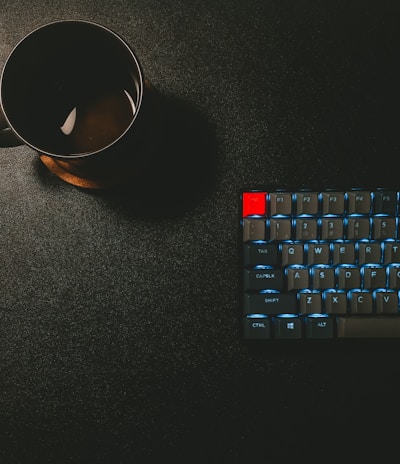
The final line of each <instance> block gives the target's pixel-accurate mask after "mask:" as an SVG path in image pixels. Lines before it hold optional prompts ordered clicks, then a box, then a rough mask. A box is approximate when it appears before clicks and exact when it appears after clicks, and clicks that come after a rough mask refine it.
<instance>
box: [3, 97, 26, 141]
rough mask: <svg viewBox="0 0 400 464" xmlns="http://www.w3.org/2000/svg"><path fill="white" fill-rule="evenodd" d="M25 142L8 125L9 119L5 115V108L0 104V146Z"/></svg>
mask: <svg viewBox="0 0 400 464" xmlns="http://www.w3.org/2000/svg"><path fill="white" fill-rule="evenodd" d="M19 145H23V142H21V140H20V139H19V138H18V137H17V136H16V135H15V134H14V132H13V131H12V130H11V129H10V128H9V127H8V123H7V119H6V117H5V116H4V112H3V108H2V106H1V105H0V148H5V147H17V146H19Z"/></svg>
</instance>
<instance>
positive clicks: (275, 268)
mask: <svg viewBox="0 0 400 464" xmlns="http://www.w3.org/2000/svg"><path fill="white" fill-rule="evenodd" d="M240 209H241V214H240V216H241V217H240V234H241V239H240V242H241V245H240V247H241V271H240V272H241V277H240V278H241V280H242V282H241V287H242V292H241V293H242V322H243V331H242V334H243V338H244V339H245V340H262V341H264V340H265V341H271V340H339V339H397V338H398V339H400V309H399V297H400V226H399V222H400V221H399V220H400V217H399V216H400V191H397V190H395V189H391V188H375V189H366V188H350V189H324V190H321V189H319V190H314V189H305V188H301V189H300V188H299V189H296V190H289V189H279V190H278V189H271V190H269V189H257V190H253V189H246V190H243V191H241V192H240Z"/></svg>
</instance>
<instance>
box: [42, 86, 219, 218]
mask: <svg viewBox="0 0 400 464" xmlns="http://www.w3.org/2000/svg"><path fill="white" fill-rule="evenodd" d="M158 98H159V108H160V112H161V118H160V124H159V125H158V127H154V130H153V127H152V128H150V130H149V139H151V140H148V141H147V142H148V143H147V142H146V141H145V145H147V148H146V150H145V160H144V167H143V168H142V169H141V170H140V173H138V174H137V175H132V177H131V178H130V179H129V181H127V182H124V183H123V184H121V185H117V186H114V187H110V188H105V189H83V190H84V191H85V192H86V193H87V194H90V195H96V196H99V197H101V198H103V199H104V200H105V201H106V202H107V204H108V205H109V206H110V207H112V208H118V209H120V210H122V211H123V212H124V213H125V214H128V215H133V216H135V217H142V218H147V219H166V218H169V217H173V216H177V215H182V214H184V213H185V212H187V211H188V210H190V209H192V208H194V207H195V206H196V205H197V204H198V203H199V202H200V201H201V200H202V199H203V198H204V197H205V196H206V195H207V194H208V193H209V192H211V191H212V190H213V188H214V187H215V182H216V171H217V150H216V137H215V131H214V129H213V127H212V126H211V124H210V123H209V122H208V121H207V120H206V118H205V116H204V115H203V114H201V112H200V111H198V110H197V109H196V108H194V107H193V106H192V105H190V104H188V103H187V102H185V101H183V100H180V99H177V98H175V97H166V96H164V95H159V96H158ZM37 173H38V175H39V177H40V178H41V179H42V181H43V182H46V183H48V182H49V180H50V179H49V177H50V176H52V177H54V175H53V174H51V173H50V172H49V171H48V170H47V168H46V167H45V166H44V165H43V164H42V163H41V162H40V160H39V159H37ZM56 180H57V181H59V182H62V181H61V180H60V179H58V178H56Z"/></svg>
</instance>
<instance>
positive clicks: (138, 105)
mask: <svg viewBox="0 0 400 464" xmlns="http://www.w3.org/2000/svg"><path fill="white" fill-rule="evenodd" d="M66 23H71V24H72V23H74V24H86V25H88V26H93V27H96V28H98V29H102V30H103V31H104V32H106V33H107V34H109V35H111V36H113V37H114V38H115V39H117V41H118V42H119V43H120V44H121V45H123V46H124V47H125V49H126V50H127V51H128V52H129V54H130V55H131V58H132V59H133V61H134V63H135V66H136V69H137V74H138V78H139V79H138V84H139V89H138V98H137V102H135V112H134V114H133V116H132V119H131V121H130V123H129V125H128V127H127V128H126V129H125V130H124V131H123V132H122V133H121V134H120V135H119V136H118V137H117V138H116V139H114V140H113V141H112V142H111V143H109V144H108V145H106V146H104V147H102V148H99V149H96V150H93V151H89V152H81V153H71V154H66V155H62V154H57V153H54V152H50V151H48V150H46V149H42V148H40V147H38V146H36V145H35V144H33V143H31V142H29V141H28V140H26V139H25V138H24V137H23V136H22V135H21V134H20V133H19V132H18V130H16V129H15V127H14V126H13V124H12V122H11V121H10V119H9V117H8V116H7V111H6V109H5V108H4V103H3V80H4V76H5V74H6V72H7V65H8V63H9V61H10V59H11V57H12V55H13V54H14V52H15V51H16V50H17V48H18V47H19V46H20V45H21V44H22V43H23V42H25V41H26V40H28V39H29V37H31V36H32V35H34V34H36V33H37V32H38V31H40V30H43V29H46V28H47V27H50V26H55V25H57V24H66ZM143 94H144V76H143V70H142V66H141V64H140V61H139V59H138V58H137V56H136V54H135V52H134V51H133V49H132V47H131V46H130V45H129V44H128V42H127V41H126V40H125V39H123V38H122V37H121V36H120V35H119V34H118V33H116V32H115V31H113V30H112V29H110V28H109V27H107V26H104V25H103V24H100V23H97V22H95V21H90V20H86V19H60V20H55V21H51V22H49V23H45V24H42V25H40V26H38V27H36V28H35V29H33V30H32V31H30V32H29V33H27V34H26V35H25V36H24V37H22V38H21V39H20V40H19V41H18V42H17V43H16V44H15V45H14V46H13V48H12V49H11V51H10V52H9V54H8V56H7V58H6V61H5V63H4V66H3V69H2V71H1V75H0V111H2V112H3V115H4V118H5V120H6V122H7V124H8V126H9V128H10V129H11V131H12V132H14V134H15V135H16V136H17V137H18V138H19V139H20V140H21V142H22V143H23V144H25V145H27V146H29V147H30V148H32V149H33V150H35V151H36V152H38V153H39V154H43V155H47V156H50V157H52V158H60V159H64V160H67V159H77V158H87V157H90V156H93V155H96V154H100V153H102V152H104V151H106V150H108V149H109V148H110V147H112V146H113V145H115V144H116V143H117V142H118V141H119V140H121V139H122V138H123V137H124V136H125V134H126V133H127V132H128V131H129V130H130V129H131V127H132V126H133V124H134V122H135V121H136V119H137V118H138V116H139V113H140V109H141V107H142V101H143Z"/></svg>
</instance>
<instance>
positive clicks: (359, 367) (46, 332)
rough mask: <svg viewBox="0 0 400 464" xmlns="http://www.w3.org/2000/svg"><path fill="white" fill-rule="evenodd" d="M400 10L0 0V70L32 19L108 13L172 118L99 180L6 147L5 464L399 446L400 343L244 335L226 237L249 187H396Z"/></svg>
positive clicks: (97, 17)
mask: <svg viewBox="0 0 400 464" xmlns="http://www.w3.org/2000/svg"><path fill="white" fill-rule="evenodd" d="M399 13H400V6H399V3H398V2H397V1H368V0H364V1H354V0H353V1H351V0H347V1H341V0H340V1H335V2H330V1H322V0H321V1H317V0H309V1H304V0H290V1H289V0H287V1H278V0H246V1H243V0H242V1H236V0H221V1H215V0H187V1H184V0H181V1H173V0H148V1H139V0H131V1H128V0H113V1H101V2H100V1H98V2H97V1H94V0H93V1H82V0H79V1H77V0H69V1H53V0H52V1H50V0H49V1H45V0H42V1H40V0H35V1H21V2H14V1H11V0H0V63H1V65H3V64H4V62H5V60H6V58H7V56H8V54H9V52H10V51H11V49H12V48H13V46H14V45H15V44H16V43H17V41H18V40H20V39H21V38H22V37H23V36H24V35H25V34H27V33H28V32H30V31H31V30H32V29H34V28H35V27H37V26H40V25H42V24H45V23H47V22H50V21H53V20H58V19H87V20H92V21H96V22H100V23H101V24H103V25H105V26H108V27H109V28H111V29H113V30H114V31H115V32H117V33H118V34H120V35H121V36H122V37H123V38H125V40H126V41H127V42H128V43H129V44H130V45H131V46H132V47H133V49H134V50H135V51H136V53H137V55H138V56H139V59H140V61H141V63H142V67H143V70H144V73H145V76H146V77H147V78H148V79H149V80H150V81H151V82H152V84H153V85H154V86H155V88H157V90H158V91H159V93H160V95H161V96H162V98H161V99H162V101H163V107H164V108H165V110H166V114H167V115H168V117H167V118H166V127H167V130H166V131H165V134H164V137H162V138H161V139H160V145H161V147H160V152H159V157H158V161H157V162H155V163H152V165H151V167H149V169H148V171H147V172H146V173H145V175H143V176H142V177H141V179H140V180H137V181H135V182H132V184H129V185H127V186H126V187H124V188H118V189H112V190H110V191H102V192H94V191H86V190H82V189H79V188H77V187H74V186H71V185H70V184H67V183H65V182H63V181H61V180H59V179H58V178H57V177H55V176H53V175H52V174H50V173H49V172H48V171H47V169H46V168H45V167H44V166H43V165H42V163H41V162H40V160H39V158H38V156H37V154H36V153H34V152H33V151H32V150H31V149H30V148H28V147H26V146H20V147H12V148H1V149H0V462H1V463H2V464H3V463H4V464H13V463H21V464H25V463H41V464H44V463H52V464H53V463H54V464H57V463H88V464H90V463H110V464H113V463H121V464H125V463H133V462H135V463H136V462H138V463H140V462H148V461H151V462H164V461H166V460H167V459H168V460H169V459H173V460H175V462H176V461H185V462H195V461H196V462H197V460H199V461H201V462H218V463H225V462H226V463H232V462H240V463H248V462H287V461H289V460H293V459H300V458H301V459H307V460H308V459H310V460H311V459H312V458H316V459H317V460H318V461H319V462H325V461H326V460H328V459H329V458H335V459H340V460H343V459H345V458H346V457H351V458H357V459H358V460H362V459H364V458H366V457H370V458H378V457H379V459H380V460H383V461H386V460H388V459H389V457H391V456H392V455H393V453H397V441H398V434H399V432H398V430H399V427H398V421H399V413H400V401H399V390H400V376H399V374H400V361H399V358H400V346H399V345H398V344H397V343H385V344H383V343H381V342H374V343H366V344H364V343H361V342H360V344H353V343H350V344H346V345H344V346H342V345H340V346H338V347H336V346H334V347H332V346H330V347H329V348H328V347H326V346H325V347H324V346H322V347H321V346H319V345H312V346H311V347H298V346H297V345H289V346H267V347H265V348H264V349H258V348H251V347H248V346H246V345H244V344H243V342H242V341H241V338H240V335H241V334H240V324H239V320H240V313H241V308H240V289H239V280H238V279H239V270H238V266H239V257H238V253H237V250H238V241H239V222H238V221H239V216H238V211H239V209H238V194H239V190H240V189H241V188H242V187H244V186H259V185H263V186H284V185H287V184H289V185H298V186H301V185H316V184H318V185H322V184H329V185H337V184H338V183H347V184H348V186H367V185H374V184H375V185H383V186H384V185H394V186H397V187H399V181H398V169H399V158H398V153H399V148H400V146H399V145H400V141H399V130H398V129H399V82H400V79H399V77H400V75H399V70H400V67H399V49H400V37H399V31H400V28H399V23H400V21H399V20H400V17H399ZM27 72H29V70H27ZM157 137H159V135H157V132H155V134H154V138H157ZM252 457H258V458H260V460H259V461H252V459H251V458H252ZM358 462H360V461H358Z"/></svg>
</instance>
